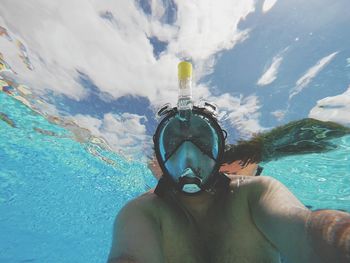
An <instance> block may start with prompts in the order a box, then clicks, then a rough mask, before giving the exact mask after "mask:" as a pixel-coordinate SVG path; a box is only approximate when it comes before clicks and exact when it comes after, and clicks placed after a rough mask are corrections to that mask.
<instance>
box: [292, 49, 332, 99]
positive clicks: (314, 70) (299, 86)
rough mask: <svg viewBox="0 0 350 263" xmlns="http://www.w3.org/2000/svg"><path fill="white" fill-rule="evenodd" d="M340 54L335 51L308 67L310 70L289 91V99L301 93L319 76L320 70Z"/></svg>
mask: <svg viewBox="0 0 350 263" xmlns="http://www.w3.org/2000/svg"><path fill="white" fill-rule="evenodd" d="M337 54H338V52H334V53H332V54H330V55H328V56H326V57H324V58H322V59H320V60H319V61H318V62H317V63H316V65H314V66H313V67H311V68H310V69H308V71H307V72H306V73H305V74H304V75H303V76H302V77H301V78H300V79H298V81H297V82H296V86H295V87H294V88H293V89H292V90H291V91H290V92H289V99H292V98H293V97H294V96H295V95H297V94H299V93H300V92H301V91H302V90H303V89H304V88H305V87H306V86H307V85H309V83H310V82H311V81H312V80H313V79H314V78H315V77H316V76H317V74H318V73H320V71H321V70H322V69H323V68H324V67H325V66H327V65H328V64H329V62H331V61H332V59H333V58H334V57H335V56H336V55H337Z"/></svg>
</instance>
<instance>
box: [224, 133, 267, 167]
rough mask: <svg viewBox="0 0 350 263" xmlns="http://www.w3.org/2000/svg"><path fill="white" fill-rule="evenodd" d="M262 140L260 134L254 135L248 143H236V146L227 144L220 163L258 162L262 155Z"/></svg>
mask: <svg viewBox="0 0 350 263" xmlns="http://www.w3.org/2000/svg"><path fill="white" fill-rule="evenodd" d="M262 142H263V140H262V136H261V135H260V134H256V135H254V137H253V138H252V139H250V140H249V141H243V140H242V141H238V143H237V144H227V145H226V146H225V153H224V157H223V160H222V163H232V162H234V161H237V160H243V161H247V160H249V159H250V161H251V162H256V163H258V162H260V161H261V160H262V155H263V153H262V152H263V143H262Z"/></svg>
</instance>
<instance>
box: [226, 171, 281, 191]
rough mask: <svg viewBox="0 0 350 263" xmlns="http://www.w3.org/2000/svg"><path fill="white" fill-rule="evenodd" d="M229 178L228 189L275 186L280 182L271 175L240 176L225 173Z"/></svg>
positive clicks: (256, 188) (247, 189)
mask: <svg viewBox="0 0 350 263" xmlns="http://www.w3.org/2000/svg"><path fill="white" fill-rule="evenodd" d="M227 177H228V178H229V179H230V189H231V190H240V191H243V190H245V191H252V190H258V189H263V188H268V187H276V186H278V185H280V184H281V183H280V182H279V181H278V180H276V179H275V178H273V177H271V176H244V175H243V176H241V175H227Z"/></svg>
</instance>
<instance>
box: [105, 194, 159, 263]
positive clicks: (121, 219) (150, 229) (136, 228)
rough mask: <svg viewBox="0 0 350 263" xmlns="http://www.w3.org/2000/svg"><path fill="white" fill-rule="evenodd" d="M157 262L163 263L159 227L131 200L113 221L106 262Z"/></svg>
mask: <svg viewBox="0 0 350 263" xmlns="http://www.w3.org/2000/svg"><path fill="white" fill-rule="evenodd" d="M141 198H142V197H141ZM158 262H164V259H163V254H162V246H161V233H160V226H159V225H158V224H157V220H156V219H155V218H153V217H152V215H151V213H150V211H148V210H147V209H145V206H144V205H143V204H142V202H140V200H138V199H136V200H133V201H132V202H130V203H128V204H127V205H126V206H125V207H124V208H123V209H122V210H121V211H120V212H119V214H118V216H117V218H116V220H115V224H114V233H113V241H112V247H111V251H110V254H109V257H108V263H158Z"/></svg>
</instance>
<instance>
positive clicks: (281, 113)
mask: <svg viewBox="0 0 350 263" xmlns="http://www.w3.org/2000/svg"><path fill="white" fill-rule="evenodd" d="M286 113H287V111H286V110H276V111H273V112H271V115H272V116H274V117H276V119H277V120H278V121H282V120H283V119H284V117H285V115H286Z"/></svg>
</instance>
